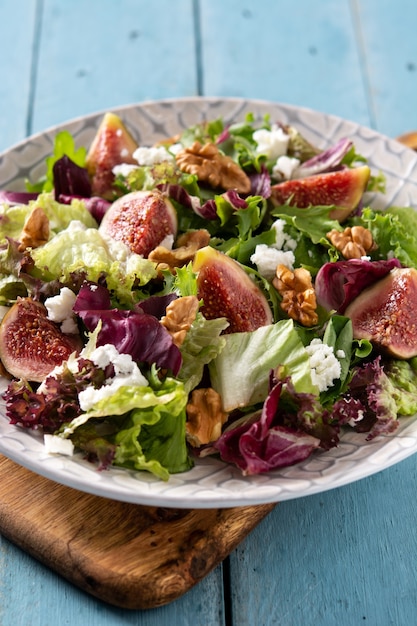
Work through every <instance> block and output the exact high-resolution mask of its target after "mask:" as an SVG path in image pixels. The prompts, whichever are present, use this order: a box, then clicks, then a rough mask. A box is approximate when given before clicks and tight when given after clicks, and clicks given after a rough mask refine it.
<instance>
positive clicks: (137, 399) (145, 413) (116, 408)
mask: <svg viewBox="0 0 417 626" xmlns="http://www.w3.org/2000/svg"><path fill="white" fill-rule="evenodd" d="M152 382H153V386H152V387H151V386H150V385H147V386H123V387H119V388H118V389H117V390H116V391H115V393H114V394H113V395H111V396H110V397H106V398H103V399H102V400H100V401H98V402H97V403H96V404H95V405H94V406H93V407H92V408H91V409H90V410H88V411H87V412H86V413H84V414H82V415H81V416H79V417H77V418H75V419H74V420H73V421H72V422H70V423H69V424H67V425H66V426H65V429H64V430H63V431H62V433H60V436H62V437H70V438H72V439H74V441H75V442H76V441H77V428H79V427H81V429H83V426H84V425H85V424H87V422H88V421H89V420H91V419H96V418H103V419H105V420H106V421H107V422H110V423H111V421H112V417H113V418H114V419H116V420H117V424H118V427H117V433H116V435H115V436H114V437H112V438H111V440H112V441H113V443H114V444H115V445H116V453H115V458H114V461H113V463H114V464H115V465H120V466H122V467H126V468H129V469H134V470H146V471H149V472H152V473H153V474H155V475H156V476H158V477H159V478H161V479H163V480H168V478H169V475H170V474H173V473H177V472H183V471H186V470H188V469H190V468H191V467H192V461H191V460H190V458H189V456H188V451H187V446H186V439H185V421H186V413H185V407H186V404H187V398H188V396H187V394H186V392H185V390H184V385H183V384H182V383H181V382H180V381H178V380H175V379H174V378H166V379H165V380H164V381H163V382H160V381H158V379H157V376H156V375H154V376H153V381H152ZM118 416H125V419H124V420H122V421H120V420H119V419H118ZM84 430H85V429H84ZM83 436H85V433H84V435H83Z"/></svg>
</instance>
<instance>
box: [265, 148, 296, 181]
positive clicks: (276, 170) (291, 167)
mask: <svg viewBox="0 0 417 626" xmlns="http://www.w3.org/2000/svg"><path fill="white" fill-rule="evenodd" d="M299 165H300V161H299V159H296V158H295V157H289V156H287V155H285V154H283V155H282V156H280V157H278V158H277V161H276V163H275V165H274V166H273V168H272V177H273V178H275V179H276V180H282V179H285V180H289V179H290V178H292V175H293V173H294V172H295V170H296V169H297V167H298V166H299Z"/></svg>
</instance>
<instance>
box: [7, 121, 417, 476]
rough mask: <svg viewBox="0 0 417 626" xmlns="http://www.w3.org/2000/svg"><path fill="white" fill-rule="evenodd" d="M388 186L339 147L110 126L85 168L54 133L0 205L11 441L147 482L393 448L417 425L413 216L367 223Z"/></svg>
mask: <svg viewBox="0 0 417 626" xmlns="http://www.w3.org/2000/svg"><path fill="white" fill-rule="evenodd" d="M383 185H384V180H383V177H382V176H381V175H380V174H379V173H373V172H371V171H370V168H369V167H368V165H367V163H366V160H365V159H364V158H363V157H362V156H361V155H360V154H358V153H357V152H356V149H355V146H354V145H353V142H352V141H351V140H350V139H349V138H346V139H343V140H341V141H339V142H338V143H337V144H336V145H335V146H332V147H331V148H329V149H327V150H324V151H321V150H319V149H318V148H317V147H315V146H313V145H311V144H310V143H309V142H308V141H307V140H306V139H305V138H304V137H303V136H301V135H300V133H299V132H298V131H297V129H296V128H293V127H292V126H288V125H282V124H280V123H279V121H275V120H270V119H269V118H268V117H265V118H263V119H261V120H257V119H255V118H254V117H253V116H251V115H248V116H247V117H246V118H245V119H244V120H242V121H239V122H236V123H233V124H231V125H225V123H224V122H223V120H222V119H216V120H212V121H209V122H204V123H201V124H197V125H195V126H193V127H190V128H188V129H187V130H185V131H184V132H183V133H181V134H180V135H179V136H177V137H171V138H161V142H160V143H159V144H158V145H155V146H138V145H136V143H135V141H134V139H133V138H132V136H131V135H130V134H129V132H128V130H127V129H126V128H125V127H124V125H123V123H122V122H121V120H120V119H119V118H117V116H115V115H113V114H107V115H106V116H104V119H103V122H102V124H101V126H100V128H99V129H98V131H97V135H96V137H95V139H94V141H93V143H92V145H91V146H89V147H87V148H83V147H81V148H80V147H76V146H75V144H74V140H73V138H72V137H71V135H70V134H69V133H68V132H66V131H63V132H61V133H58V134H57V136H56V138H55V146H54V153H53V154H52V155H51V156H50V157H49V158H48V159H47V162H46V164H45V175H44V176H43V177H42V178H41V179H40V180H37V181H27V192H25V193H21V192H19V193H15V192H13V191H9V190H3V192H1V198H0V200H1V203H2V204H1V214H2V219H1V220H0V238H1V249H0V305H1V306H2V308H3V315H4V317H3V321H2V323H1V326H0V358H1V361H2V364H3V368H4V375H5V376H8V377H9V379H10V382H9V384H8V387H7V390H6V391H5V393H4V394H3V397H4V400H5V403H6V416H7V418H8V419H9V420H10V423H11V424H13V425H17V426H18V427H21V428H29V429H34V430H36V431H39V432H41V433H42V434H43V436H44V441H45V446H46V449H47V450H48V451H50V452H51V453H59V454H68V455H72V454H74V453H78V452H80V453H81V454H83V455H84V456H85V457H86V458H87V459H89V460H91V461H92V462H94V463H96V464H97V467H98V468H100V469H105V468H108V467H110V466H112V465H117V466H120V467H125V468H128V469H130V470H138V471H148V472H151V473H153V474H154V475H155V476H158V477H159V478H161V479H162V480H168V478H169V476H170V475H171V474H175V473H179V472H184V471H187V470H189V469H190V468H191V467H192V466H193V464H194V463H195V462H196V459H197V458H198V457H201V456H207V455H216V456H218V457H220V458H221V459H222V460H223V461H224V462H226V463H231V464H234V465H236V466H237V467H238V468H240V470H241V471H242V473H243V474H244V475H251V474H259V473H263V472H269V471H271V470H279V469H280V468H283V467H286V466H288V465H292V464H294V463H297V462H299V461H301V460H303V459H305V458H307V457H308V456H310V455H313V454H321V453H325V451H326V450H329V449H330V448H332V447H334V446H337V445H338V443H339V441H340V438H341V436H342V434H343V431H344V429H354V430H355V431H357V432H360V433H363V436H364V439H365V440H369V439H372V438H374V437H376V436H380V435H381V436H386V435H389V436H391V435H392V434H394V433H395V430H396V428H397V426H398V423H399V419H400V418H401V416H406V415H412V414H414V413H415V412H416V411H417V360H416V358H417V330H416V331H415V332H414V331H413V328H412V315H411V314H410V310H409V309H410V306H411V305H410V302H411V303H412V301H413V300H412V299H413V298H414V290H415V289H417V287H415V284H417V283H415V280H416V279H415V275H414V273H415V272H416V269H415V268H417V247H416V246H415V240H414V238H413V237H412V235H410V233H412V232H413V228H414V227H415V220H416V214H415V211H414V209H413V208H411V207H391V208H389V209H387V210H384V211H383V212H382V211H378V210H376V209H373V208H371V207H370V206H368V205H367V202H366V199H367V193H368V192H369V191H371V190H372V191H374V192H375V191H376V192H378V193H383V190H384V187H383ZM378 294H379V295H378ZM381 294H382V295H381ZM393 302H394V304H395V306H394V307H393V305H392V303H393ZM389 303H391V304H389ZM371 305H372V306H371ZM390 307H391V308H390ZM381 320H382V322H383V323H382V322H381Z"/></svg>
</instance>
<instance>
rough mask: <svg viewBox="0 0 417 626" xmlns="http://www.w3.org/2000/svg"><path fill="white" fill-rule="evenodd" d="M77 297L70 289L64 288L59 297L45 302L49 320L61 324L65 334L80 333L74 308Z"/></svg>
mask: <svg viewBox="0 0 417 626" xmlns="http://www.w3.org/2000/svg"><path fill="white" fill-rule="evenodd" d="M76 298H77V296H76V295H75V293H74V292H73V291H71V289H69V288H68V287H63V288H62V289H61V291H60V292H59V294H58V295H57V296H52V297H51V298H47V299H46V300H45V307H46V310H47V312H48V319H50V320H51V321H52V322H56V323H57V324H59V323H61V330H62V332H63V333H67V334H70V335H72V334H75V333H78V326H77V324H76V321H75V315H74V313H73V310H72V308H73V306H74V303H75V300H76Z"/></svg>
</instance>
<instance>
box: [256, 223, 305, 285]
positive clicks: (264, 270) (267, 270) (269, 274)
mask: <svg viewBox="0 0 417 626" xmlns="http://www.w3.org/2000/svg"><path fill="white" fill-rule="evenodd" d="M284 226H285V221H284V220H281V219H278V220H276V221H275V222H274V223H273V224H272V227H271V228H272V229H273V230H274V231H275V243H274V244H272V245H271V246H267V245H266V244H258V245H257V246H256V248H255V252H254V253H253V254H252V256H251V258H250V260H251V262H252V263H253V264H254V265H256V267H257V270H258V272H259V273H260V275H261V276H263V278H265V279H266V280H272V279H273V278H274V276H275V270H276V268H277V265H285V267H288V269H290V270H292V269H293V268H294V262H295V256H294V252H293V250H295V248H296V247H297V242H296V241H295V239H292V238H291V237H290V236H289V235H288V234H287V233H286V232H285V231H284Z"/></svg>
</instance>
